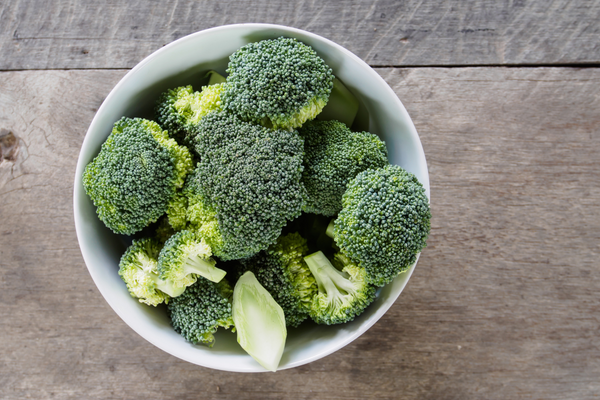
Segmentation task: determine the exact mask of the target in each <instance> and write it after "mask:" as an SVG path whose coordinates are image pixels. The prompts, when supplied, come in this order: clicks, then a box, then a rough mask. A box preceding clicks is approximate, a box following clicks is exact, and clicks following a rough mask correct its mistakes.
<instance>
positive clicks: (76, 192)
mask: <svg viewBox="0 0 600 400" xmlns="http://www.w3.org/2000/svg"><path fill="white" fill-rule="evenodd" d="M240 26H245V27H250V28H256V29H259V30H260V29H265V30H266V29H273V28H275V29H279V30H282V31H286V32H289V33H291V34H299V35H303V36H308V37H310V38H311V39H313V40H316V41H320V42H324V43H325V44H326V45H328V46H332V47H335V48H337V50H339V51H341V52H342V53H343V54H344V55H345V56H346V57H348V58H350V59H351V60H352V61H354V62H356V63H358V64H361V65H362V67H363V68H364V69H365V71H368V72H367V73H369V74H371V75H372V77H373V78H375V79H376V80H379V81H380V83H382V88H384V90H386V91H387V92H389V94H391V95H392V98H394V99H395V100H394V101H395V104H394V106H395V107H396V108H397V110H398V111H399V112H400V113H401V114H402V119H403V120H404V121H405V122H406V123H407V128H408V132H409V134H410V136H411V137H416V139H417V140H416V145H417V150H418V155H417V158H418V164H419V166H420V168H422V169H423V171H424V177H420V178H419V180H420V181H421V183H422V184H423V186H424V188H425V191H426V195H427V198H428V199H430V184H429V172H428V168H427V162H426V159H425V153H424V151H423V146H422V143H421V140H420V138H419V135H418V133H417V130H416V128H415V126H414V123H413V121H412V119H411V118H410V116H409V115H408V112H407V111H406V108H405V107H404V105H403V104H402V102H401V101H400V99H399V98H398V96H397V95H396V93H395V92H394V91H393V89H392V88H391V87H390V86H389V85H388V84H387V82H385V80H384V79H383V78H382V77H381V76H380V75H379V74H378V73H377V72H376V71H375V70H374V69H373V68H372V67H371V66H369V65H368V64H367V63H366V62H365V61H363V60H362V59H361V58H359V57H358V56H356V55H355V54H354V53H352V52H351V51H350V50H348V49H346V48H345V47H343V46H341V45H339V44H337V43H335V42H333V41H331V40H329V39H327V38H324V37H322V36H320V35H317V34H315V33H312V32H308V31H305V30H302V29H298V28H293V27H289V26H285V25H278V24H267V23H240V24H228V25H222V26H217V27H213V28H208V29H204V30H200V31H197V32H194V33H191V34H189V35H186V36H184V37H181V38H179V39H177V40H174V41H173V42H170V43H168V44H167V45H165V46H163V47H161V48H159V49H158V50H156V51H154V52H152V53H151V54H150V55H148V56H147V57H145V58H144V59H143V60H142V61H140V62H139V63H138V64H137V65H136V66H134V67H133V68H132V69H131V70H130V71H128V72H127V73H126V74H125V75H124V76H123V77H122V78H121V79H120V80H119V82H118V83H117V84H116V85H115V86H114V87H113V88H112V89H111V91H110V92H109V94H108V95H107V97H106V98H105V99H104V101H103V102H102V104H101V106H100V107H99V108H98V110H97V111H96V114H95V115H94V118H93V119H92V122H91V123H90V126H89V128H88V130H87V131H86V135H85V137H84V140H83V142H82V144H81V149H80V152H79V154H78V159H77V167H76V172H75V181H74V189H73V216H74V220H75V221H74V222H75V230H76V234H77V241H78V244H79V247H80V250H81V253H82V256H83V259H84V262H85V264H86V268H87V269H88V272H89V273H90V276H91V277H92V280H93V281H94V284H95V285H96V287H97V288H98V290H99V291H100V293H101V294H102V297H104V299H105V301H106V302H107V303H108V304H109V306H110V307H111V308H112V310H113V311H114V312H115V313H117V315H118V316H119V317H120V318H121V319H122V320H123V321H124V322H125V323H126V324H127V325H128V326H129V327H130V328H131V329H133V330H134V331H135V332H136V333H137V334H138V335H140V336H141V337H143V338H144V339H146V340H147V341H148V342H150V343H152V344H153V345H154V346H156V347H158V348H159V349H161V350H163V351H165V352H166V353H168V354H171V355H174V356H175V357H177V358H180V359H182V360H184V361H188V362H190V363H192V364H196V365H200V366H203V367H207V368H211V369H216V370H222V371H229V372H266V370H264V369H261V368H256V369H252V370H249V369H243V368H241V369H240V368H235V366H234V367H233V368H223V367H222V366H215V365H208V364H203V363H201V362H199V361H198V360H197V359H196V358H194V357H193V356H191V355H188V353H177V354H175V353H174V352H173V351H171V349H167V346H164V345H163V343H162V342H158V341H157V340H155V339H154V338H153V337H151V335H149V334H147V333H146V332H145V331H142V330H141V329H139V327H136V326H135V325H134V324H132V323H131V321H129V319H128V318H127V316H126V315H125V313H124V312H123V311H122V310H121V309H120V307H119V306H118V305H117V304H115V301H113V299H111V297H110V296H109V293H108V291H107V290H106V289H105V288H103V287H102V285H101V284H99V276H98V275H97V273H98V272H97V271H96V270H93V269H92V268H90V262H91V259H92V257H93V255H92V254H91V250H90V249H88V248H86V247H85V246H84V245H83V243H84V242H85V241H84V240H83V233H82V230H83V229H82V223H83V222H82V221H81V210H80V207H79V204H78V200H79V199H80V198H81V196H82V195H86V194H85V191H84V190H83V185H82V184H81V177H82V174H83V170H84V168H85V165H86V164H84V163H83V161H82V157H81V155H82V153H83V151H84V149H85V148H87V147H88V146H89V142H90V141H91V134H90V133H92V132H94V131H95V130H96V125H98V124H99V119H100V117H99V116H100V115H102V113H103V112H104V110H105V109H106V108H107V107H108V106H107V105H108V104H109V103H110V102H111V101H112V99H113V98H114V97H115V96H117V94H118V92H119V91H120V88H121V87H122V86H124V85H125V84H126V83H127V82H128V81H129V80H130V79H132V76H134V75H135V74H136V73H137V71H139V70H141V69H142V68H144V67H145V66H146V65H147V64H148V63H150V62H152V61H153V60H155V59H156V58H159V57H161V56H162V54H163V53H164V52H167V51H169V50H170V49H171V48H173V47H176V46H181V45H182V44H184V43H186V42H188V41H194V40H197V39H198V38H199V37H202V36H204V35H207V34H211V33H213V32H216V31H220V30H229V29H232V28H235V27H240ZM419 257H420V253H419V254H417V257H416V261H415V263H414V264H413V265H412V266H411V267H410V268H409V269H408V270H407V271H406V272H404V273H402V274H401V275H402V276H403V277H406V279H405V280H404V282H403V283H402V284H401V285H400V287H399V288H398V289H396V290H397V293H394V294H393V296H391V297H390V298H389V299H388V300H386V302H385V303H384V304H383V305H382V306H380V307H379V308H378V309H377V310H376V312H375V313H374V315H373V316H371V317H369V320H368V322H367V323H365V324H363V325H361V328H360V329H357V330H355V331H354V332H352V334H349V335H347V336H345V337H344V338H343V339H342V340H337V341H336V342H335V344H333V345H331V346H328V347H327V348H326V349H325V350H323V351H321V352H317V353H315V354H313V355H312V356H310V357H306V358H304V359H302V360H298V361H295V362H290V363H289V364H286V365H284V366H282V367H281V368H278V371H280V370H284V369H289V368H294V367H298V366H301V365H304V364H308V363H311V362H313V361H316V360H318V359H321V358H323V357H326V356H328V355H330V354H332V353H334V352H336V351H338V350H340V349H341V348H343V347H345V346H347V345H348V344H350V343H351V342H353V341H354V340H356V339H357V338H358V337H360V336H361V335H362V334H364V333H365V332H366V331H367V330H369V329H370V328H371V327H372V326H373V325H374V324H375V323H376V322H377V321H379V320H380V319H381V317H383V315H384V314H385V313H386V312H387V311H388V310H389V308H390V307H391V306H392V305H393V304H394V303H395V301H396V300H397V298H398V297H399V296H400V294H401V293H402V291H403V290H404V288H405V286H406V284H407V283H408V280H409V279H410V277H411V275H412V273H413V271H414V269H415V266H416V264H417V262H418V260H419ZM248 357H250V356H248Z"/></svg>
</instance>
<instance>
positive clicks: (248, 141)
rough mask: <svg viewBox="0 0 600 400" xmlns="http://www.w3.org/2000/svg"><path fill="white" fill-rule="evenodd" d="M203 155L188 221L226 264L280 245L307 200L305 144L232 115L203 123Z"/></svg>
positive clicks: (199, 139)
mask: <svg viewBox="0 0 600 400" xmlns="http://www.w3.org/2000/svg"><path fill="white" fill-rule="evenodd" d="M197 128H198V131H197V135H196V137H195V144H196V151H197V152H198V154H199V155H200V162H198V164H197V167H196V169H195V170H194V172H193V173H192V174H191V175H190V178H189V179H190V180H191V182H189V183H188V184H186V188H184V192H186V191H187V192H188V193H190V194H189V195H188V209H190V208H194V215H193V216H192V215H190V217H188V220H190V221H192V219H193V220H194V221H198V222H197V223H196V224H195V225H196V226H200V228H201V229H204V225H205V224H208V225H209V227H208V229H207V230H208V232H205V233H203V234H202V237H204V238H205V239H206V240H207V242H208V243H209V244H210V246H211V248H212V249H213V252H214V254H215V255H216V256H217V257H219V258H221V259H223V260H232V259H241V258H246V257H250V256H252V255H254V254H256V253H258V252H259V251H260V250H264V249H266V248H267V247H269V245H270V244H272V243H274V242H275V241H276V240H277V238H278V237H279V235H280V234H281V230H282V228H283V227H284V226H285V224H286V222H287V221H288V220H291V219H293V218H295V217H297V216H298V215H300V212H301V209H302V204H303V201H304V197H305V191H304V186H303V185H302V183H301V182H300V178H301V176H302V153H303V140H302V138H300V136H299V135H298V134H297V133H296V132H287V131H277V130H273V129H268V128H264V127H262V126H260V125H254V124H251V123H248V122H243V121H241V120H240V119H239V118H237V117H235V116H233V115H230V114H228V113H226V112H218V113H211V114H209V115H207V116H205V117H204V118H202V120H201V121H200V123H199V124H198V126H197Z"/></svg>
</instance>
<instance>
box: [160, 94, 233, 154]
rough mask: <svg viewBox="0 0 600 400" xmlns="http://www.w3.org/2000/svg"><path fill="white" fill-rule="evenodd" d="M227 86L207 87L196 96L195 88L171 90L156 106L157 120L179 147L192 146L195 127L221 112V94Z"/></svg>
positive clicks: (163, 95) (162, 95)
mask: <svg viewBox="0 0 600 400" xmlns="http://www.w3.org/2000/svg"><path fill="white" fill-rule="evenodd" d="M224 87H225V84H223V83H220V84H215V85H210V86H204V87H203V88H202V91H200V92H194V89H193V88H192V86H190V85H188V86H181V87H178V88H175V89H170V90H167V91H166V92H164V93H163V94H161V95H160V97H159V99H158V102H157V103H156V110H155V113H156V119H157V121H158V123H159V124H160V125H161V126H162V127H163V128H165V129H166V130H167V131H168V132H169V134H170V135H171V136H172V137H174V138H175V139H176V140H177V141H179V143H182V144H186V145H187V144H189V143H190V134H192V132H193V129H192V127H193V126H194V125H196V124H198V122H199V121H200V119H201V118H202V117H204V116H205V115H206V114H208V113H209V112H212V111H215V110H220V109H221V93H222V92H223V89H224Z"/></svg>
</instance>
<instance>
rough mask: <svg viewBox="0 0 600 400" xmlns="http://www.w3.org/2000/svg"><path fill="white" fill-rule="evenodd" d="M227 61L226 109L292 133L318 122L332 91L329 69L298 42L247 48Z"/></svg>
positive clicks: (281, 41) (267, 42) (275, 41)
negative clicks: (316, 118) (317, 118)
mask: <svg viewBox="0 0 600 400" xmlns="http://www.w3.org/2000/svg"><path fill="white" fill-rule="evenodd" d="M229 60H230V61H229V66H228V68H227V72H228V73H229V76H228V77H227V87H226V89H225V91H224V92H223V94H222V95H221V99H222V101H223V108H224V109H226V110H229V111H231V112H233V113H235V114H237V115H238V116H240V117H241V118H243V119H244V120H246V121H253V122H256V123H261V124H263V125H265V126H267V127H271V126H272V127H274V128H281V129H287V130H291V129H293V128H297V127H299V126H301V125H302V124H303V123H304V122H306V121H309V120H311V119H313V118H315V117H316V116H317V114H319V113H320V112H321V110H322V109H323V107H325V105H326V104H327V101H328V99H329V94H330V93H331V89H332V87H333V74H332V71H331V68H329V67H328V66H327V64H325V61H323V59H321V58H320V57H319V56H318V55H317V53H316V52H315V51H314V50H313V49H312V48H311V47H310V46H307V45H305V44H304V43H302V42H299V41H297V40H296V39H292V38H283V37H281V38H279V39H273V40H262V41H260V42H255V43H249V44H247V45H246V46H243V47H242V48H240V49H239V50H238V51H236V52H235V53H233V54H232V55H231V56H230V57H229Z"/></svg>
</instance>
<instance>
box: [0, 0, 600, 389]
mask: <svg viewBox="0 0 600 400" xmlns="http://www.w3.org/2000/svg"><path fill="white" fill-rule="evenodd" d="M240 22H269V23H279V24H285V25H290V26H294V27H297V28H301V29H305V30H308V31H311V32H314V33H317V34H319V35H322V36H324V37H326V38H329V39H331V40H333V41H335V42H337V43H339V44H341V45H342V46H345V47H346V48H348V49H349V50H351V51H353V52H354V53H356V54H357V55H358V56H359V57H361V58H362V59H364V60H365V61H366V62H368V63H369V64H370V65H372V66H373V67H374V68H375V69H376V71H377V72H378V73H379V74H381V76H383V77H384V79H385V80H386V81H387V82H388V83H389V84H390V85H391V87H392V88H393V89H394V90H395V92H396V93H397V95H398V97H399V98H400V99H401V100H402V102H403V103H404V105H405V106H406V108H407V109H408V112H409V114H410V115H411V117H412V118H413V120H414V123H415V125H416V127H417V130H418V131H419V134H420V136H421V140H422V143H423V146H424V149H425V154H426V156H427V161H428V165H429V171H430V178H431V194H432V197H431V204H432V212H433V219H432V231H431V236H430V238H429V241H428V246H427V248H426V249H425V250H424V252H423V254H422V257H421V260H420V261H419V264H418V266H417V269H416V271H415V273H414V275H413V277H412V279H411V280H410V282H409V284H408V286H407V287H406V289H405V291H404V292H403V293H402V295H401V296H400V298H399V299H398V300H397V302H396V303H395V305H394V306H393V307H392V308H391V310H390V311H389V312H388V313H387V314H386V315H385V316H384V317H383V318H382V319H381V320H380V321H379V322H378V323H377V324H376V325H375V326H374V327H373V328H371V329H370V330H369V331H368V332H367V333H366V334H364V335H363V336H362V337H360V338H359V339H358V340H356V341H355V342H353V343H352V344H351V345H349V346H347V347H345V348H344V349H342V350H340V351H338V352H336V353H334V354H333V355H330V356H328V357H326V358H324V359H322V360H319V361H317V362H314V363H311V364H309V365H305V366H302V367H299V368H295V369H292V370H286V371H281V372H278V373H275V374H273V373H266V374H237V373H226V372H220V371H215V370H210V369H206V368H202V367H198V366H195V365H192V364H189V363H186V362H184V361H181V360H179V359H176V358H174V357H172V356H170V355H168V354H166V353H164V352H162V351H161V350H159V349H157V348H155V347H154V346H152V345H151V344H149V343H147V342H146V341H145V340H143V339H142V338H141V337H139V336H138V335H137V334H136V333H134V332H133V331H132V330H131V329H130V328H129V327H128V326H126V325H125V324H124V323H123V322H122V321H121V320H120V319H119V317H118V316H117V315H116V314H115V313H114V312H113V311H112V310H111V309H110V307H109V306H108V305H107V303H106V302H105V301H104V300H103V298H102V297H101V295H100V294H99V292H98V290H97V289H96V287H95V286H94V283H93V282H92V280H91V278H90V276H89V274H88V272H87V270H86V267H85V265H84V263H83V259H82V257H81V254H80V251H79V247H78V244H77V239H76V237H75V229H74V224H73V211H72V201H71V198H72V190H73V178H74V174H75V164H76V160H77V156H78V152H79V148H80V146H81V143H82V140H83V138H84V135H85V133H86V130H87V127H88V125H89V123H90V121H91V120H92V118H93V116H94V113H95V112H96V110H97V109H98V107H99V106H100V104H101V103H102V101H103V99H104V98H105V96H106V95H107V94H108V93H109V91H110V90H111V88H112V87H113V86H114V85H115V84H116V83H117V82H118V81H119V79H121V77H122V76H123V75H124V74H125V73H126V72H127V71H128V69H130V68H131V67H133V66H134V65H135V64H136V63H138V62H139V61H140V60H141V59H142V58H144V57H145V56H146V55H148V54H150V53H151V52H153V51H154V50H156V49H158V48H160V47H161V46H162V45H164V44H166V43H169V42H171V41H172V40H174V39H177V38H180V37H182V36H184V35H186V34H189V33H192V32H195V31H198V30H201V29H205V28H209V27H213V26H218V25H223V24H230V23H240ZM599 43H600V2H599V1H596V0H593V1H568V0H556V1H552V2H548V1H543V0H537V1H518V0H511V1H508V0H498V1H496V0H484V1H473V0H467V1H428V0H427V1H422V0H421V1H414V0H408V1H402V2H394V1H390V0H379V1H372V0H358V1H350V0H341V1H336V2H326V3H324V2H304V1H303V2H283V1H276V2H268V1H254V2H251V3H248V2H242V1H229V0H225V1H219V2H209V1H202V2H192V1H183V2H175V3H171V2H164V1H163V2H158V1H149V0H147V1H143V0H132V1H129V2H119V1H111V2H94V1H90V0H79V1H77V0H48V1H42V0H20V1H17V0H15V1H10V0H5V1H3V2H1V3H0V71H1V72H0V129H4V130H5V131H3V132H4V133H3V135H4V136H3V139H0V140H2V143H3V144H4V155H3V158H6V160H4V161H3V162H2V164H1V165H0V340H1V342H0V398H2V399H24V398H36V399H46V398H52V399H66V398H73V399H124V398H127V399H232V400H233V399H235V400H237V399H283V398H285V399H363V398H365V399H366V398H376V399H520V398H527V399H591V398H597V397H599V396H600V278H599V272H600V266H599V261H598V259H599V256H600V161H599V159H600V68H599V67H600V45H599ZM8 131H10V132H12V133H13V134H14V135H15V137H16V138H17V139H15V140H16V141H17V144H18V146H19V150H18V153H17V154H16V156H15V152H12V151H8V150H7V149H8V148H9V147H10V143H9V142H10V140H9V139H10V137H11V136H8V135H7V132H8ZM7 153H8V154H7Z"/></svg>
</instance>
